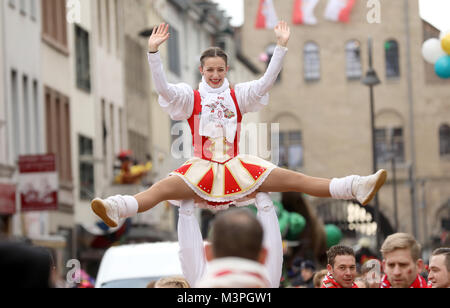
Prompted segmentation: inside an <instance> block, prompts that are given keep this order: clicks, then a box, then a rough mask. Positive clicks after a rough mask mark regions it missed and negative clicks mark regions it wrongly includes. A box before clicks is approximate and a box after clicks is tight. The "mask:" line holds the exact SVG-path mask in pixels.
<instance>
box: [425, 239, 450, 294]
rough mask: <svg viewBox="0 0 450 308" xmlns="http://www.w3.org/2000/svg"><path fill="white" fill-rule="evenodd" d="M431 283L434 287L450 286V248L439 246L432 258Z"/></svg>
mask: <svg viewBox="0 0 450 308" xmlns="http://www.w3.org/2000/svg"><path fill="white" fill-rule="evenodd" d="M429 267H430V272H429V274H428V279H429V283H431V287H432V288H450V248H448V247H447V248H438V249H436V250H435V251H433V254H432V255H431V258H430V266H429Z"/></svg>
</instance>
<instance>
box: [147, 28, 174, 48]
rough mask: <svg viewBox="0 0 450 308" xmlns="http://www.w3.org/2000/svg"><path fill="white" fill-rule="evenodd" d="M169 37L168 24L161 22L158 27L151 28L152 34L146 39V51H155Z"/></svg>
mask: <svg viewBox="0 0 450 308" xmlns="http://www.w3.org/2000/svg"><path fill="white" fill-rule="evenodd" d="M169 37H170V33H169V25H168V24H167V25H166V24H165V23H162V24H160V25H159V26H158V27H155V28H153V32H152V35H151V36H150V38H149V39H148V51H150V52H157V51H158V49H159V46H160V45H161V44H162V43H164V42H165V41H167V40H168V39H169Z"/></svg>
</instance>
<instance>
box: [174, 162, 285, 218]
mask: <svg viewBox="0 0 450 308" xmlns="http://www.w3.org/2000/svg"><path fill="white" fill-rule="evenodd" d="M276 168H277V166H276V165H274V164H272V163H271V162H268V161H266V160H264V159H261V158H259V157H256V156H252V155H244V154H242V155H238V156H236V157H234V158H232V159H230V160H229V161H227V162H226V163H218V162H213V161H209V160H206V159H202V158H198V157H194V158H192V159H190V160H188V161H187V162H186V163H184V164H183V165H182V166H181V167H180V168H178V169H177V170H175V171H173V172H172V173H170V175H171V176H178V177H180V178H181V179H183V181H184V182H185V183H186V184H187V185H188V186H189V187H190V188H191V189H192V190H193V191H194V192H195V193H196V194H197V195H198V196H199V197H200V198H202V199H203V200H205V201H204V202H203V203H196V206H197V207H199V208H208V209H212V210H226V209H228V208H229V206H230V205H235V206H247V205H249V204H252V203H254V199H252V198H249V195H251V194H252V193H254V192H255V191H256V190H257V189H258V188H259V187H260V186H261V185H262V184H263V183H264V181H265V180H266V179H267V177H268V176H269V174H270V173H271V172H272V171H273V170H274V169H276ZM171 203H173V204H175V205H179V204H180V202H176V201H171Z"/></svg>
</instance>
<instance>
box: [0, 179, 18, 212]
mask: <svg viewBox="0 0 450 308" xmlns="http://www.w3.org/2000/svg"><path fill="white" fill-rule="evenodd" d="M15 213H16V185H11V184H1V183H0V214H3V215H13V214H15Z"/></svg>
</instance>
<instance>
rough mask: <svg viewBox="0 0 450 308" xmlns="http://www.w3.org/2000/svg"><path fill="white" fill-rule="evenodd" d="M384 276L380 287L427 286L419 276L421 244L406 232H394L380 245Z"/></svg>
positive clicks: (420, 269)
mask: <svg viewBox="0 0 450 308" xmlns="http://www.w3.org/2000/svg"><path fill="white" fill-rule="evenodd" d="M381 253H382V255H383V269H384V273H385V275H384V277H383V279H382V281H381V288H427V282H426V281H425V279H424V278H423V277H422V276H420V273H421V272H422V269H423V260H422V259H421V258H420V254H421V246H420V244H419V243H418V242H417V241H416V239H415V238H414V237H413V236H412V235H410V234H407V233H395V234H392V235H390V236H388V237H387V238H386V240H385V241H384V243H383V245H382V246H381Z"/></svg>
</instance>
